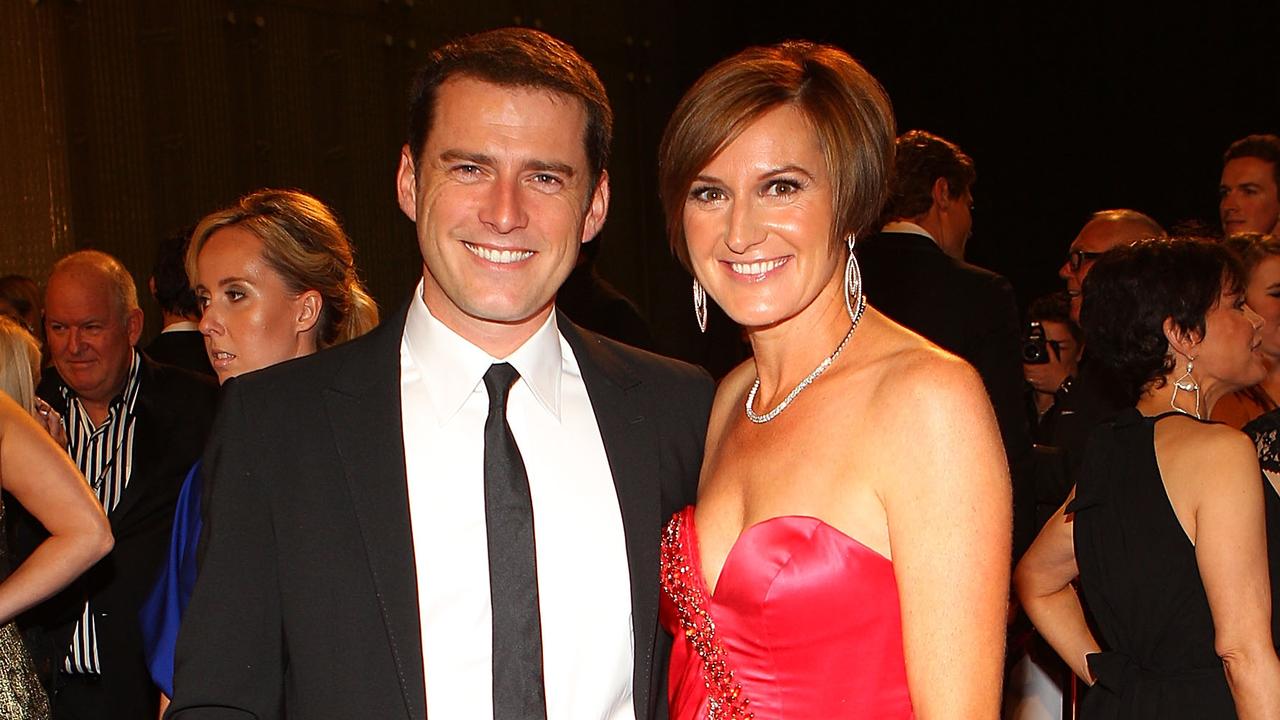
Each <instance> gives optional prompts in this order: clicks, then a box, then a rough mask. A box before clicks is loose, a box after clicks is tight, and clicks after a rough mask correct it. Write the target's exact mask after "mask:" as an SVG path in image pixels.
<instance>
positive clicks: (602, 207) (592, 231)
mask: <svg viewBox="0 0 1280 720" xmlns="http://www.w3.org/2000/svg"><path fill="white" fill-rule="evenodd" d="M608 214H609V173H608V171H606V170H602V171H600V181H599V182H597V183H596V189H595V190H594V191H593V192H592V193H591V204H590V205H588V206H587V216H586V217H585V218H583V222H582V242H584V243H585V242H588V241H589V240H591V239H592V238H594V237H595V236H596V234H597V233H599V232H600V229H601V228H603V227H604V220H605V216H607V215H608Z"/></svg>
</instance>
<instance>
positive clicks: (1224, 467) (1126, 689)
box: [1015, 239, 1280, 720]
mask: <svg viewBox="0 0 1280 720" xmlns="http://www.w3.org/2000/svg"><path fill="white" fill-rule="evenodd" d="M1241 285H1242V275H1241V273H1240V268H1239V265H1238V263H1237V261H1236V260H1235V259H1234V257H1233V256H1232V255H1230V253H1229V252H1228V251H1226V250H1225V249H1224V248H1222V247H1221V246H1218V245H1213V244H1209V243H1204V242H1199V241H1193V240H1185V239H1175V240H1155V241H1147V242H1142V243H1138V244H1135V245H1132V246H1129V247H1124V248H1119V249H1116V250H1113V251H1112V252H1110V253H1108V254H1107V255H1106V256H1104V257H1103V258H1101V259H1100V260H1099V261H1098V263H1097V264H1096V265H1095V266H1094V268H1093V270H1092V271H1091V272H1090V273H1089V277H1088V279H1087V280H1086V283H1085V286H1084V306H1083V310H1082V317H1081V320H1082V324H1083V326H1084V329H1085V339H1086V342H1087V344H1088V347H1089V352H1090V355H1091V357H1092V358H1095V359H1096V360H1097V361H1098V362H1102V363H1105V364H1107V365H1109V366H1111V368H1112V369H1113V370H1114V371H1116V373H1117V374H1118V375H1119V376H1121V377H1123V378H1125V379H1126V380H1127V381H1128V386H1129V388H1130V389H1131V391H1132V393H1133V397H1134V400H1135V405H1134V407H1133V408H1131V409H1128V410H1125V411H1122V412H1121V413H1120V414H1119V415H1117V416H1116V417H1115V418H1113V419H1111V420H1109V421H1107V422H1105V423H1103V424H1102V425H1100V426H1099V427H1097V428H1096V429H1095V430H1094V432H1093V434H1092V436H1091V438H1090V440H1089V443H1088V446H1087V449H1086V454H1085V458H1084V461H1083V465H1082V467H1081V470H1080V473H1079V475H1078V476H1077V478H1076V481H1077V486H1076V490H1075V491H1074V492H1073V495H1072V497H1071V498H1069V499H1068V501H1067V503H1066V505H1064V506H1063V508H1062V509H1060V510H1059V511H1058V512H1057V514H1055V515H1054V517H1053V518H1051V519H1050V521H1049V523H1048V524H1047V525H1046V526H1045V528H1044V530H1042V531H1041V533H1040V536H1039V537H1038V538H1037V539H1036V542H1035V544H1034V545H1032V547H1031V549H1030V550H1029V551H1028V552H1027V554H1026V555H1025V556H1024V558H1023V560H1022V562H1021V563H1019V565H1018V569H1017V572H1016V573H1015V585H1016V587H1017V590H1018V595H1019V598H1020V599H1021V601H1022V603H1023V605H1024V606H1025V607H1026V609H1027V613H1028V615H1029V616H1030V617H1031V619H1032V621H1033V622H1034V623H1035V625H1036V628H1037V629H1038V630H1039V631H1040V633H1041V634H1042V635H1043V636H1044V637H1045V638H1046V639H1047V640H1048V641H1049V643H1050V644H1051V645H1052V646H1053V647H1054V649H1055V650H1057V652H1058V654H1060V655H1061V656H1062V657H1063V659H1064V660H1065V661H1066V662H1067V663H1068V665H1070V666H1071V668H1072V669H1073V670H1074V671H1075V672H1076V674H1078V675H1079V676H1080V677H1081V678H1083V679H1084V680H1085V681H1086V682H1088V683H1090V684H1091V685H1092V686H1093V687H1091V688H1090V690H1089V691H1088V693H1087V694H1086V696H1085V699H1084V702H1083V704H1082V705H1081V708H1080V717H1081V718H1083V719H1084V720H1091V719H1093V718H1231V717H1237V716H1239V717H1242V718H1272V717H1277V716H1278V715H1277V713H1280V659H1277V656H1276V653H1275V649H1274V647H1273V646H1272V642H1271V613H1270V602H1271V591H1270V583H1269V581H1268V573H1267V550H1266V532H1265V526H1264V510H1263V504H1264V497H1265V496H1264V491H1265V490H1266V488H1264V481H1263V480H1262V478H1261V474H1260V472H1259V469H1258V462H1257V458H1256V456H1255V454H1254V452H1253V446H1252V444H1251V443H1250V442H1249V439H1248V438H1247V437H1246V436H1244V435H1243V434H1242V433H1240V432H1237V431H1236V430H1234V429H1232V428H1230V427H1228V426H1225V425H1221V424H1217V423H1211V422H1208V421H1206V420H1204V419H1203V418H1207V417H1208V416H1209V412H1210V410H1211V409H1212V408H1213V405H1214V403H1215V402H1217V400H1218V399H1219V398H1221V397H1223V396H1224V395H1225V394H1227V393H1230V392H1233V391H1235V390H1238V389H1240V388H1242V387H1247V386H1249V385H1252V384H1254V383H1257V382H1258V381H1259V380H1260V379H1261V378H1262V375H1263V373H1264V372H1265V370H1264V367H1263V363H1262V358H1261V356H1260V354H1259V353H1258V349H1257V346H1258V342H1259V336H1258V328H1259V326H1260V322H1259V319H1258V317H1257V315H1256V314H1255V313H1253V312H1252V311H1251V310H1250V309H1249V308H1248V306H1246V305H1245V304H1244V300H1243V297H1242V288H1241ZM1077 575H1078V576H1079V580H1080V587H1081V590H1082V592H1083V594H1084V601H1085V603H1086V604H1087V605H1088V607H1089V609H1090V611H1091V615H1092V619H1093V621H1094V626H1095V627H1096V628H1097V629H1098V631H1099V633H1100V635H1101V638H1100V640H1101V642H1099V638H1095V636H1094V635H1093V633H1092V631H1091V629H1090V625H1089V623H1088V622H1087V621H1086V619H1085V615H1084V612H1083V610H1082V607H1081V601H1080V598H1079V596H1078V595H1077V594H1076V591H1075V589H1074V588H1073V586H1072V584H1071V582H1072V580H1074V579H1075V578H1076V576H1077ZM1104 648H1105V650H1104Z"/></svg>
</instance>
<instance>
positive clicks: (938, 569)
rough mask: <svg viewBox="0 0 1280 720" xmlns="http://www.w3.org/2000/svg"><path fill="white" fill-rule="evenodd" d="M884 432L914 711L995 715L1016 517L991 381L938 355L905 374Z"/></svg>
mask: <svg viewBox="0 0 1280 720" xmlns="http://www.w3.org/2000/svg"><path fill="white" fill-rule="evenodd" d="M890 384H891V385H892V386H893V387H891V388H886V393H887V394H886V399H885V402H890V401H889V398H896V400H894V401H893V402H894V406H895V407H896V408H897V409H896V410H894V411H891V413H890V417H889V418H887V419H888V420H889V423H888V424H887V426H886V428H885V433H886V436H887V438H888V442H889V443H891V444H893V445H894V447H895V448H896V450H897V451H898V452H899V453H901V457H903V458H908V459H906V460H904V461H903V463H904V465H903V470H904V471H903V472H896V473H895V477H894V482H893V484H892V485H891V486H890V487H887V488H886V489H885V491H884V500H885V510H886V514H887V518H888V524H889V542H890V546H891V548H892V553H893V566H894V573H895V575H896V576H897V580H898V592H899V596H900V602H901V606H902V626H903V649H904V651H905V655H906V662H907V682H908V686H909V688H910V691H911V701H912V704H913V706H914V707H915V712H916V717H919V718H922V719H925V720H929V719H932V718H965V719H966V720H976V719H981V718H996V717H997V716H998V712H999V706H1000V681H1001V676H1002V673H1003V667H1004V664H1003V660H1004V636H1005V619H1006V613H1007V608H1008V588H1009V552H1010V534H1011V522H1012V519H1011V518H1012V510H1011V502H1012V501H1011V490H1010V483H1009V471H1008V468H1007V467H1006V464H1005V457H1004V452H1003V450H1002V449H1001V445H1000V435H999V430H998V429H997V427H996V422H995V417H994V414H993V412H992V410H991V405H990V403H989V402H988V400H987V397H986V393H985V391H984V390H983V386H982V382H981V380H979V379H978V376H977V375H976V374H975V373H974V372H973V370H972V369H971V368H969V367H968V366H967V365H964V364H963V363H961V362H959V361H956V360H953V359H949V358H941V357H939V356H932V357H930V358H929V359H927V360H924V361H921V362H913V363H912V364H911V365H909V366H907V367H904V368H903V369H902V371H900V372H898V373H896V378H895V380H894V381H893V382H892V383H890Z"/></svg>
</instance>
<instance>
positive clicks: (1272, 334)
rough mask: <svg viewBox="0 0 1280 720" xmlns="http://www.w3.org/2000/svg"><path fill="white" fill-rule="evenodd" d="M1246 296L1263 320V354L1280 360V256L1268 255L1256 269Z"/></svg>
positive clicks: (1246, 290)
mask: <svg viewBox="0 0 1280 720" xmlns="http://www.w3.org/2000/svg"><path fill="white" fill-rule="evenodd" d="M1244 296H1245V300H1246V301H1247V302H1248V303H1249V307H1251V308H1253V311H1254V312H1256V313H1258V316H1259V317H1261V318H1262V354H1263V355H1265V356H1267V357H1269V358H1272V359H1277V360H1280V255H1268V256H1267V257H1265V258H1263V259H1262V261H1261V262H1259V263H1258V264H1257V266H1256V267H1254V269H1253V273H1252V274H1251V275H1250V276H1249V286H1248V287H1247V288H1245V295H1244Z"/></svg>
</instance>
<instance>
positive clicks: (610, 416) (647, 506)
mask: <svg viewBox="0 0 1280 720" xmlns="http://www.w3.org/2000/svg"><path fill="white" fill-rule="evenodd" d="M557 321H558V323H559V326H560V332H561V334H563V335H564V338H565V340H566V341H567V342H568V343H569V346H570V347H571V348H573V353H574V357H575V358H577V361H578V367H579V368H580V369H581V371H582V381H583V383H584V384H585V385H586V388H587V395H588V396H589V397H590V398H591V407H592V409H593V410H594V412H595V416H596V424H597V425H598V426H599V428H600V439H601V440H602V441H603V443H604V451H605V455H606V456H607V457H608V460H609V470H610V471H611V473H612V475H613V485H614V489H615V491H616V492H617V494H618V505H619V506H620V508H621V510H622V526H623V533H624V534H625V536H626V543H627V562H628V565H629V566H630V575H631V613H632V624H633V626H634V629H635V647H636V650H635V671H634V673H633V684H634V689H633V692H634V693H635V707H636V713H637V717H650V716H651V712H650V711H651V707H650V706H651V705H652V704H653V699H652V698H650V697H649V687H650V676H651V674H652V672H653V653H654V644H655V642H656V639H657V631H658V624H657V622H658V621H657V618H658V591H659V588H658V539H659V537H658V536H659V533H660V531H661V523H662V517H661V512H662V511H661V507H660V502H661V501H660V493H659V489H658V439H657V435H656V432H655V429H654V425H653V422H654V420H655V418H651V417H647V415H646V410H645V407H644V406H643V405H642V398H643V393H642V392H640V390H641V389H642V388H641V381H640V378H639V377H637V376H636V375H635V373H634V371H633V370H632V369H631V368H630V367H629V366H628V365H627V363H626V361H625V360H624V359H623V358H622V357H621V356H619V355H618V354H617V353H616V352H614V351H613V350H612V349H611V348H610V347H609V346H607V345H605V344H603V343H601V342H600V340H599V338H597V337H594V336H591V335H584V334H583V333H582V331H581V330H580V329H579V328H578V327H577V326H576V325H574V324H573V323H572V322H570V321H569V319H568V318H566V317H565V316H564V314H563V313H561V314H560V315H559V317H558V318H557Z"/></svg>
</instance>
